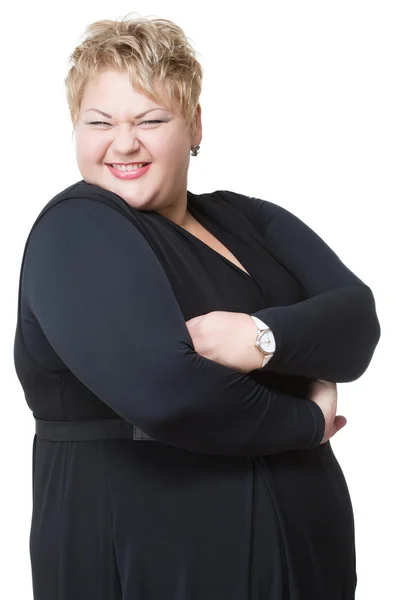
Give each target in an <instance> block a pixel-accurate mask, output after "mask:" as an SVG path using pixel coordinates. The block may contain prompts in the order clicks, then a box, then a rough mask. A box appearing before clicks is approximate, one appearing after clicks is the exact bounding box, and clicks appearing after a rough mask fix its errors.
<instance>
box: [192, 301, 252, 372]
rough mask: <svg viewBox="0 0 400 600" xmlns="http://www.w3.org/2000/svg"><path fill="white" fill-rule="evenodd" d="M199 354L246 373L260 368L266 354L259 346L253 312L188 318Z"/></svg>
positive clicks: (209, 314) (211, 314) (208, 314)
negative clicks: (256, 343)
mask: <svg viewBox="0 0 400 600" xmlns="http://www.w3.org/2000/svg"><path fill="white" fill-rule="evenodd" d="M186 325H187V328H188V330H189V333H190V336H191V338H192V341H193V346H194V349H195V350H196V352H197V353H198V354H200V355H201V356H203V357H204V358H208V359H209V360H213V361H215V362H217V363H219V364H220V365H224V366H225V367H230V368H231V369H235V370H236V371H240V372H242V373H249V372H250V371H254V370H255V369H259V368H261V366H262V363H263V355H262V354H261V352H260V351H259V350H258V348H256V346H255V345H254V344H255V341H256V335H257V327H256V325H255V323H254V321H253V319H252V318H251V316H250V315H248V314H246V313H235V312H226V311H213V312H209V313H207V314H205V315H200V316H198V317H194V318H193V319H190V320H189V321H186Z"/></svg>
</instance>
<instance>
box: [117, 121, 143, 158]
mask: <svg viewBox="0 0 400 600" xmlns="http://www.w3.org/2000/svg"><path fill="white" fill-rule="evenodd" d="M139 147H140V143H139V140H138V138H137V135H136V131H135V128H134V127H129V128H123V127H120V128H119V129H118V128H116V134H115V137H114V141H113V149H114V151H115V152H116V153H119V154H133V153H134V152H136V151H137V150H138V149H139Z"/></svg>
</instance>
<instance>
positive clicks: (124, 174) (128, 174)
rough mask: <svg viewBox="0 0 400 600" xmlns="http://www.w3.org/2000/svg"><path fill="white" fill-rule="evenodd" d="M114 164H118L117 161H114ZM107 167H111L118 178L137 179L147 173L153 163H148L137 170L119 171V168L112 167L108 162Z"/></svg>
mask: <svg viewBox="0 0 400 600" xmlns="http://www.w3.org/2000/svg"><path fill="white" fill-rule="evenodd" d="M114 164H117V163H114ZM107 167H108V168H109V170H110V171H111V173H112V174H113V175H114V176H115V177H117V178H118V179H137V178H138V177H141V176H142V175H144V174H145V173H147V171H148V170H149V169H150V167H151V163H149V164H148V165H146V166H145V167H142V168H140V169H135V171H119V170H118V169H114V167H112V166H111V165H109V164H107Z"/></svg>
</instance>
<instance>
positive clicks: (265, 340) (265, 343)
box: [260, 329, 275, 352]
mask: <svg viewBox="0 0 400 600" xmlns="http://www.w3.org/2000/svg"><path fill="white" fill-rule="evenodd" d="M260 346H261V348H262V349H263V350H264V351H265V352H275V338H274V334H273V333H272V331H271V330H270V329H266V330H265V331H264V333H263V334H262V335H261V336H260Z"/></svg>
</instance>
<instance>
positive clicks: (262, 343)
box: [250, 315, 276, 369]
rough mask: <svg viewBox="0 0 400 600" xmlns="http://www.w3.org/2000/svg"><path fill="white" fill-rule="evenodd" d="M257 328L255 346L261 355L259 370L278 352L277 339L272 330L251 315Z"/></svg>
mask: <svg viewBox="0 0 400 600" xmlns="http://www.w3.org/2000/svg"><path fill="white" fill-rule="evenodd" d="M250 316H251V318H252V320H253V322H254V324H255V326H256V336H255V342H254V346H255V348H256V349H257V352H258V354H259V359H258V363H259V366H258V367H256V368H257V369H262V368H263V367H265V366H266V365H267V363H268V362H269V361H270V360H271V358H272V357H273V355H274V353H275V350H276V343H275V337H274V334H273V332H272V330H271V328H270V327H269V326H268V325H267V324H266V323H264V321H261V319H259V318H258V317H255V316H254V315H250Z"/></svg>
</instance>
